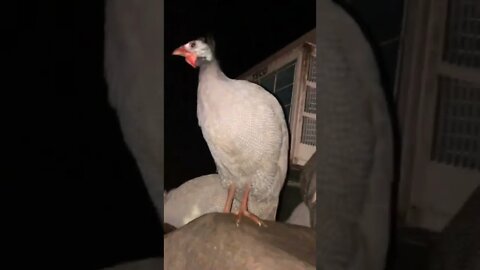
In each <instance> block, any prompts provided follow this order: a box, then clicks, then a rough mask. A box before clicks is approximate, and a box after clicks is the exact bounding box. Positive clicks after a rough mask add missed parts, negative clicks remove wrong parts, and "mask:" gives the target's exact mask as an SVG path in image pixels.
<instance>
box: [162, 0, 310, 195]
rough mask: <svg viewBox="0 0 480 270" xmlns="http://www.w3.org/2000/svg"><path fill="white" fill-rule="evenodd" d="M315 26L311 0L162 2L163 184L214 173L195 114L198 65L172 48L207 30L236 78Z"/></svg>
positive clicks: (172, 184) (228, 72)
mask: <svg viewBox="0 0 480 270" xmlns="http://www.w3.org/2000/svg"><path fill="white" fill-rule="evenodd" d="M314 28H315V1H310V0H309V1H218V0H217V1H167V2H166V3H165V72H166V73H165V162H166V164H165V170H166V171H165V189H167V190H169V189H171V188H174V187H177V186H178V185H180V184H181V183H183V182H185V181H187V180H189V179H192V178H194V177H198V176H201V175H205V174H210V173H215V165H214V162H213V159H212V157H211V155H210V152H209V150H208V147H207V144H206V142H205V141H204V139H203V136H202V133H201V130H200V127H199V126H198V121H197V116H196V89H197V83H198V70H194V69H192V68H191V67H190V66H189V65H188V64H187V63H186V62H185V60H184V59H183V58H182V57H179V56H172V55H171V53H172V52H173V50H174V49H176V48H177V47H179V46H181V45H183V44H185V43H186V42H188V41H190V40H193V39H196V38H198V37H201V36H205V35H206V34H209V33H210V34H212V35H213V36H214V38H215V41H216V50H217V51H216V54H217V58H218V60H219V62H220V66H221V68H222V70H223V71H224V73H225V74H226V75H227V76H229V77H231V78H236V77H237V76H239V75H241V74H242V73H244V72H245V71H247V70H248V69H249V68H251V67H252V66H254V65H255V64H257V63H259V62H260V61H262V60H264V59H265V58H267V57H268V56H270V55H271V54H273V53H275V52H276V51H278V50H280V49H282V48H283V47H284V46H286V45H287V44H289V43H290V42H292V41H294V40H295V39H297V38H299V37H300V36H302V35H303V34H305V33H306V32H308V31H310V30H312V29H314Z"/></svg>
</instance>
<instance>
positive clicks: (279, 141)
mask: <svg viewBox="0 0 480 270" xmlns="http://www.w3.org/2000/svg"><path fill="white" fill-rule="evenodd" d="M233 87H236V88H237V89H236V90H237V91H238V96H237V97H236V99H237V100H236V102H232V104H229V106H230V107H229V108H228V110H225V111H223V112H222V113H223V114H224V115H223V116H224V119H228V121H227V120H225V121H220V122H219V124H218V125H212V126H210V127H209V128H208V130H207V132H204V136H205V139H206V141H207V143H209V147H210V150H211V153H212V156H213V157H214V159H215V161H216V163H217V167H219V174H222V173H224V174H233V175H235V176H238V177H252V176H254V177H257V178H259V179H264V180H270V181H274V179H275V178H276V177H275V175H276V174H278V171H279V160H280V159H281V158H280V156H281V155H284V154H285V153H284V152H286V151H285V149H287V148H288V145H286V144H288V139H286V138H288V132H287V129H286V123H285V117H284V115H283V111H282V109H281V106H280V104H279V103H278V101H277V100H276V99H275V97H273V96H272V95H271V94H270V93H268V92H267V91H265V90H263V89H262V88H261V87H260V86H258V85H255V84H252V83H249V82H245V81H234V83H233Z"/></svg>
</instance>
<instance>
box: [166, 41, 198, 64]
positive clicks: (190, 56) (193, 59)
mask: <svg viewBox="0 0 480 270" xmlns="http://www.w3.org/2000/svg"><path fill="white" fill-rule="evenodd" d="M172 55H180V56H183V57H185V61H187V63H188V64H189V65H190V66H192V67H193V68H196V67H197V55H195V53H192V52H190V51H188V50H187V49H185V46H181V47H178V48H177V49H176V50H175V51H173V53H172Z"/></svg>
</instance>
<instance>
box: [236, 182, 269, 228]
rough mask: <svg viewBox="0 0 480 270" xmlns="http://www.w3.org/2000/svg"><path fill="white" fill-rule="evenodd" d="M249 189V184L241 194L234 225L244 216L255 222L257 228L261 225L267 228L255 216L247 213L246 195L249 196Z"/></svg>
mask: <svg viewBox="0 0 480 270" xmlns="http://www.w3.org/2000/svg"><path fill="white" fill-rule="evenodd" d="M250 188H251V187H250V185H249V184H247V185H246V186H245V191H244V192H243V198H242V203H241V204H240V210H239V211H238V214H237V221H236V224H237V226H238V224H239V223H240V219H241V218H242V216H246V217H247V218H249V219H250V220H252V221H253V222H255V223H256V224H257V225H258V226H262V225H263V226H264V227H267V225H266V224H265V223H264V222H263V221H262V220H261V219H260V218H259V217H257V216H256V215H254V214H252V213H250V212H249V211H248V195H249V194H250Z"/></svg>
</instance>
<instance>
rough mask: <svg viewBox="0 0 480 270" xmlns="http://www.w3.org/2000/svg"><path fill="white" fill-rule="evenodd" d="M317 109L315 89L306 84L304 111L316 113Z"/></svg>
mask: <svg viewBox="0 0 480 270" xmlns="http://www.w3.org/2000/svg"><path fill="white" fill-rule="evenodd" d="M316 111H317V89H316V88H314V87H310V86H307V91H306V93H305V112H308V113H316Z"/></svg>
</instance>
